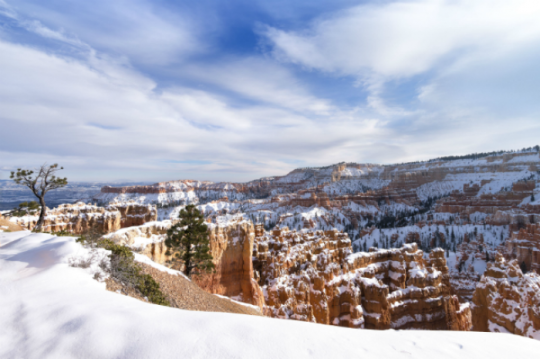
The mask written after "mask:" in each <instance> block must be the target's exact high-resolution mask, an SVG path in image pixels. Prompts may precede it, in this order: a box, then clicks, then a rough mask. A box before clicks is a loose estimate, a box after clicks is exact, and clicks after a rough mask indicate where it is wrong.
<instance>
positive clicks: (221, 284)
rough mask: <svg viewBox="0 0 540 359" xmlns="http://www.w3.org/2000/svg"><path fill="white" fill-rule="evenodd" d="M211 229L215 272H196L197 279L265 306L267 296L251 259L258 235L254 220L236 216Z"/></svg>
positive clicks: (207, 287)
mask: <svg viewBox="0 0 540 359" xmlns="http://www.w3.org/2000/svg"><path fill="white" fill-rule="evenodd" d="M208 230H209V237H210V252H211V254H212V257H213V258H214V259H213V262H214V265H215V267H216V268H215V272H214V273H211V274H205V275H200V276H195V277H194V281H195V282H197V284H198V285H199V286H200V287H201V288H202V289H204V290H206V291H207V292H209V293H212V294H220V295H224V296H227V297H232V298H234V299H236V300H240V301H243V302H246V303H250V304H253V305H256V306H259V307H261V308H262V306H263V304H264V297H263V294H262V290H261V288H260V287H259V285H258V284H257V282H256V281H255V279H254V273H253V262H252V260H251V253H252V249H253V240H254V237H255V231H254V228H253V223H251V222H248V221H245V220H235V221H231V222H229V223H227V224H221V225H220V224H210V225H209V229H208Z"/></svg>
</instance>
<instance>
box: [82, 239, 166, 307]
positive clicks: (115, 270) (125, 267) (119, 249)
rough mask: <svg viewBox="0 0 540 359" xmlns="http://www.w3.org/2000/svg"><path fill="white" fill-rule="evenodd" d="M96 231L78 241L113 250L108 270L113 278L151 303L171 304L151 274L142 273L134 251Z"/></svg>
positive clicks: (86, 244)
mask: <svg viewBox="0 0 540 359" xmlns="http://www.w3.org/2000/svg"><path fill="white" fill-rule="evenodd" d="M95 237H96V236H95V234H94V232H92V231H90V233H89V234H86V235H83V236H81V237H80V238H79V239H77V242H79V243H81V244H83V245H85V246H91V247H92V248H95V247H100V248H104V249H107V250H109V251H111V255H110V260H111V265H110V267H109V268H107V271H108V272H109V274H110V275H111V277H112V278H113V279H115V280H116V281H118V282H120V283H122V284H123V285H124V286H127V287H131V288H135V289H136V290H137V291H139V292H140V293H141V294H142V295H143V296H145V297H146V298H148V300H149V301H150V302H151V303H154V304H159V305H165V306H169V305H170V304H169V301H168V300H167V299H166V298H165V296H164V295H163V293H162V292H161V289H160V287H159V283H158V282H156V281H155V280H154V278H152V276H151V275H150V274H144V273H142V269H141V267H140V266H139V265H138V264H137V262H135V256H134V255H133V252H132V251H131V250H130V249H129V248H128V247H126V246H124V245H119V244H116V243H114V242H113V241H111V240H110V239H96V238H95Z"/></svg>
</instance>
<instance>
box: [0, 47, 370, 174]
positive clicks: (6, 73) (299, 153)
mask: <svg viewBox="0 0 540 359" xmlns="http://www.w3.org/2000/svg"><path fill="white" fill-rule="evenodd" d="M0 52H1V53H2V56H1V57H0V77H1V78H2V81H1V82H0V102H1V103H2V104H3V105H2V113H1V114H0V122H1V126H2V131H1V133H0V151H3V153H8V154H10V155H6V156H3V157H2V158H3V160H4V163H3V164H4V165H11V166H17V165H20V163H21V162H20V161H23V162H25V163H31V164H32V165H37V164H40V163H41V162H44V161H48V162H51V158H55V159H56V160H54V162H63V160H64V159H65V161H64V162H67V163H71V164H73V166H74V167H75V168H79V169H81V168H85V166H92V167H94V168H109V169H111V170H112V169H114V170H120V169H123V170H134V169H138V170H141V171H147V170H155V171H163V170H173V169H177V170H183V172H182V173H183V175H182V177H185V176H186V172H185V171H187V170H189V171H191V172H189V173H191V175H189V177H193V176H195V175H194V174H197V173H198V174H199V177H206V178H208V177H211V178H210V179H226V178H232V179H236V180H242V179H243V180H247V179H251V178H253V177H258V176H259V175H271V174H276V173H278V174H279V173H283V172H284V171H286V170H285V168H286V169H290V165H287V164H286V162H284V161H286V160H298V159H304V160H306V161H310V163H312V162H311V161H313V160H315V161H317V163H320V164H323V163H324V162H323V161H327V160H328V161H329V160H332V161H333V162H338V161H339V159H338V158H340V154H341V150H340V149H341V148H343V147H344V146H348V145H350V143H353V142H354V141H355V140H357V139H358V138H360V137H362V136H364V135H370V134H373V133H374V132H376V131H377V129H376V126H375V124H376V122H373V121H366V120H362V119H361V118H360V117H359V116H357V115H356V114H355V113H342V112H333V113H332V114H333V118H332V121H331V122H330V121H324V122H320V121H313V120H312V119H310V118H309V117H306V116H303V115H299V114H297V113H296V112H294V111H288V110H286V109H283V108H281V107H272V106H265V105H246V106H242V107H232V106H230V105H228V104H227V102H229V101H228V100H227V98H221V97H220V96H216V95H214V94H212V93H209V92H204V91H200V90H193V89H189V88H183V87H179V86H177V87H171V88H167V89H161V90H160V91H159V92H158V91H155V86H154V84H153V82H152V81H151V80H149V79H148V78H146V77H144V76H142V75H141V74H139V73H137V72H135V71H134V70H133V69H130V68H129V67H125V66H122V64H119V63H115V62H113V61H111V60H110V59H109V58H102V57H99V56H97V55H94V54H90V55H89V57H88V59H87V60H86V61H80V60H75V59H72V58H64V57H59V56H57V55H52V54H46V53H44V52H42V51H39V50H36V49H32V48H29V47H25V46H21V45H16V44H12V43H8V42H5V41H0ZM362 124H365V126H362ZM170 160H177V161H180V160H204V161H209V162H211V163H210V164H208V165H199V166H194V165H189V164H174V163H172V164H171V163H170ZM168 161H169V162H168ZM220 171H221V172H220ZM224 172H228V173H224ZM204 173H206V175H204ZM210 173H211V175H210ZM177 176H180V175H177ZM227 176H230V177H227Z"/></svg>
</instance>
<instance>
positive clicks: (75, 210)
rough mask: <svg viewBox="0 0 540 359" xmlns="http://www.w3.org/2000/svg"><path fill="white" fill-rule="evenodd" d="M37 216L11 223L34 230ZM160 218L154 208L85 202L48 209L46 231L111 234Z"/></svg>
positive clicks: (15, 219)
mask: <svg viewBox="0 0 540 359" xmlns="http://www.w3.org/2000/svg"><path fill="white" fill-rule="evenodd" d="M38 219H39V217H38V216H23V217H11V218H10V220H11V221H12V222H14V223H16V224H18V225H20V226H21V227H23V228H26V229H33V228H34V227H35V225H36V223H37V221H38ZM156 219H157V209H156V207H154V206H151V205H140V204H136V203H129V202H128V203H116V204H111V205H108V206H106V207H98V206H95V205H91V204H85V203H82V202H79V203H76V204H63V205H60V206H59V207H57V208H54V209H52V210H50V209H47V212H46V216H45V220H44V222H43V230H44V231H46V232H51V231H52V232H59V231H67V232H71V233H74V234H81V233H84V232H86V231H88V230H90V229H93V230H96V231H98V232H101V233H110V232H114V231H117V230H119V229H121V228H126V227H131V226H137V225H141V224H144V223H146V222H150V221H155V220H156Z"/></svg>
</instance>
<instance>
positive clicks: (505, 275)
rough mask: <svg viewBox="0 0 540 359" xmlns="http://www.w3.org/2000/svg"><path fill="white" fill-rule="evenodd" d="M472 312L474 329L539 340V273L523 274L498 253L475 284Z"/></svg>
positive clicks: (516, 266) (516, 265) (514, 263)
mask: <svg viewBox="0 0 540 359" xmlns="http://www.w3.org/2000/svg"><path fill="white" fill-rule="evenodd" d="M472 314H473V330H475V331H480V332H501V333H512V334H517V335H522V336H526V337H529V338H535V339H539V340H540V276H539V275H538V274H536V273H527V274H525V275H524V274H523V273H522V271H521V269H520V267H519V263H518V262H517V261H516V260H513V261H510V262H507V261H506V260H505V259H504V258H503V256H502V255H501V254H499V255H497V257H496V260H495V262H492V263H488V268H487V270H486V272H485V274H484V276H483V277H482V279H481V280H480V282H479V283H478V285H477V286H476V290H475V292H474V296H473V305H472Z"/></svg>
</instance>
